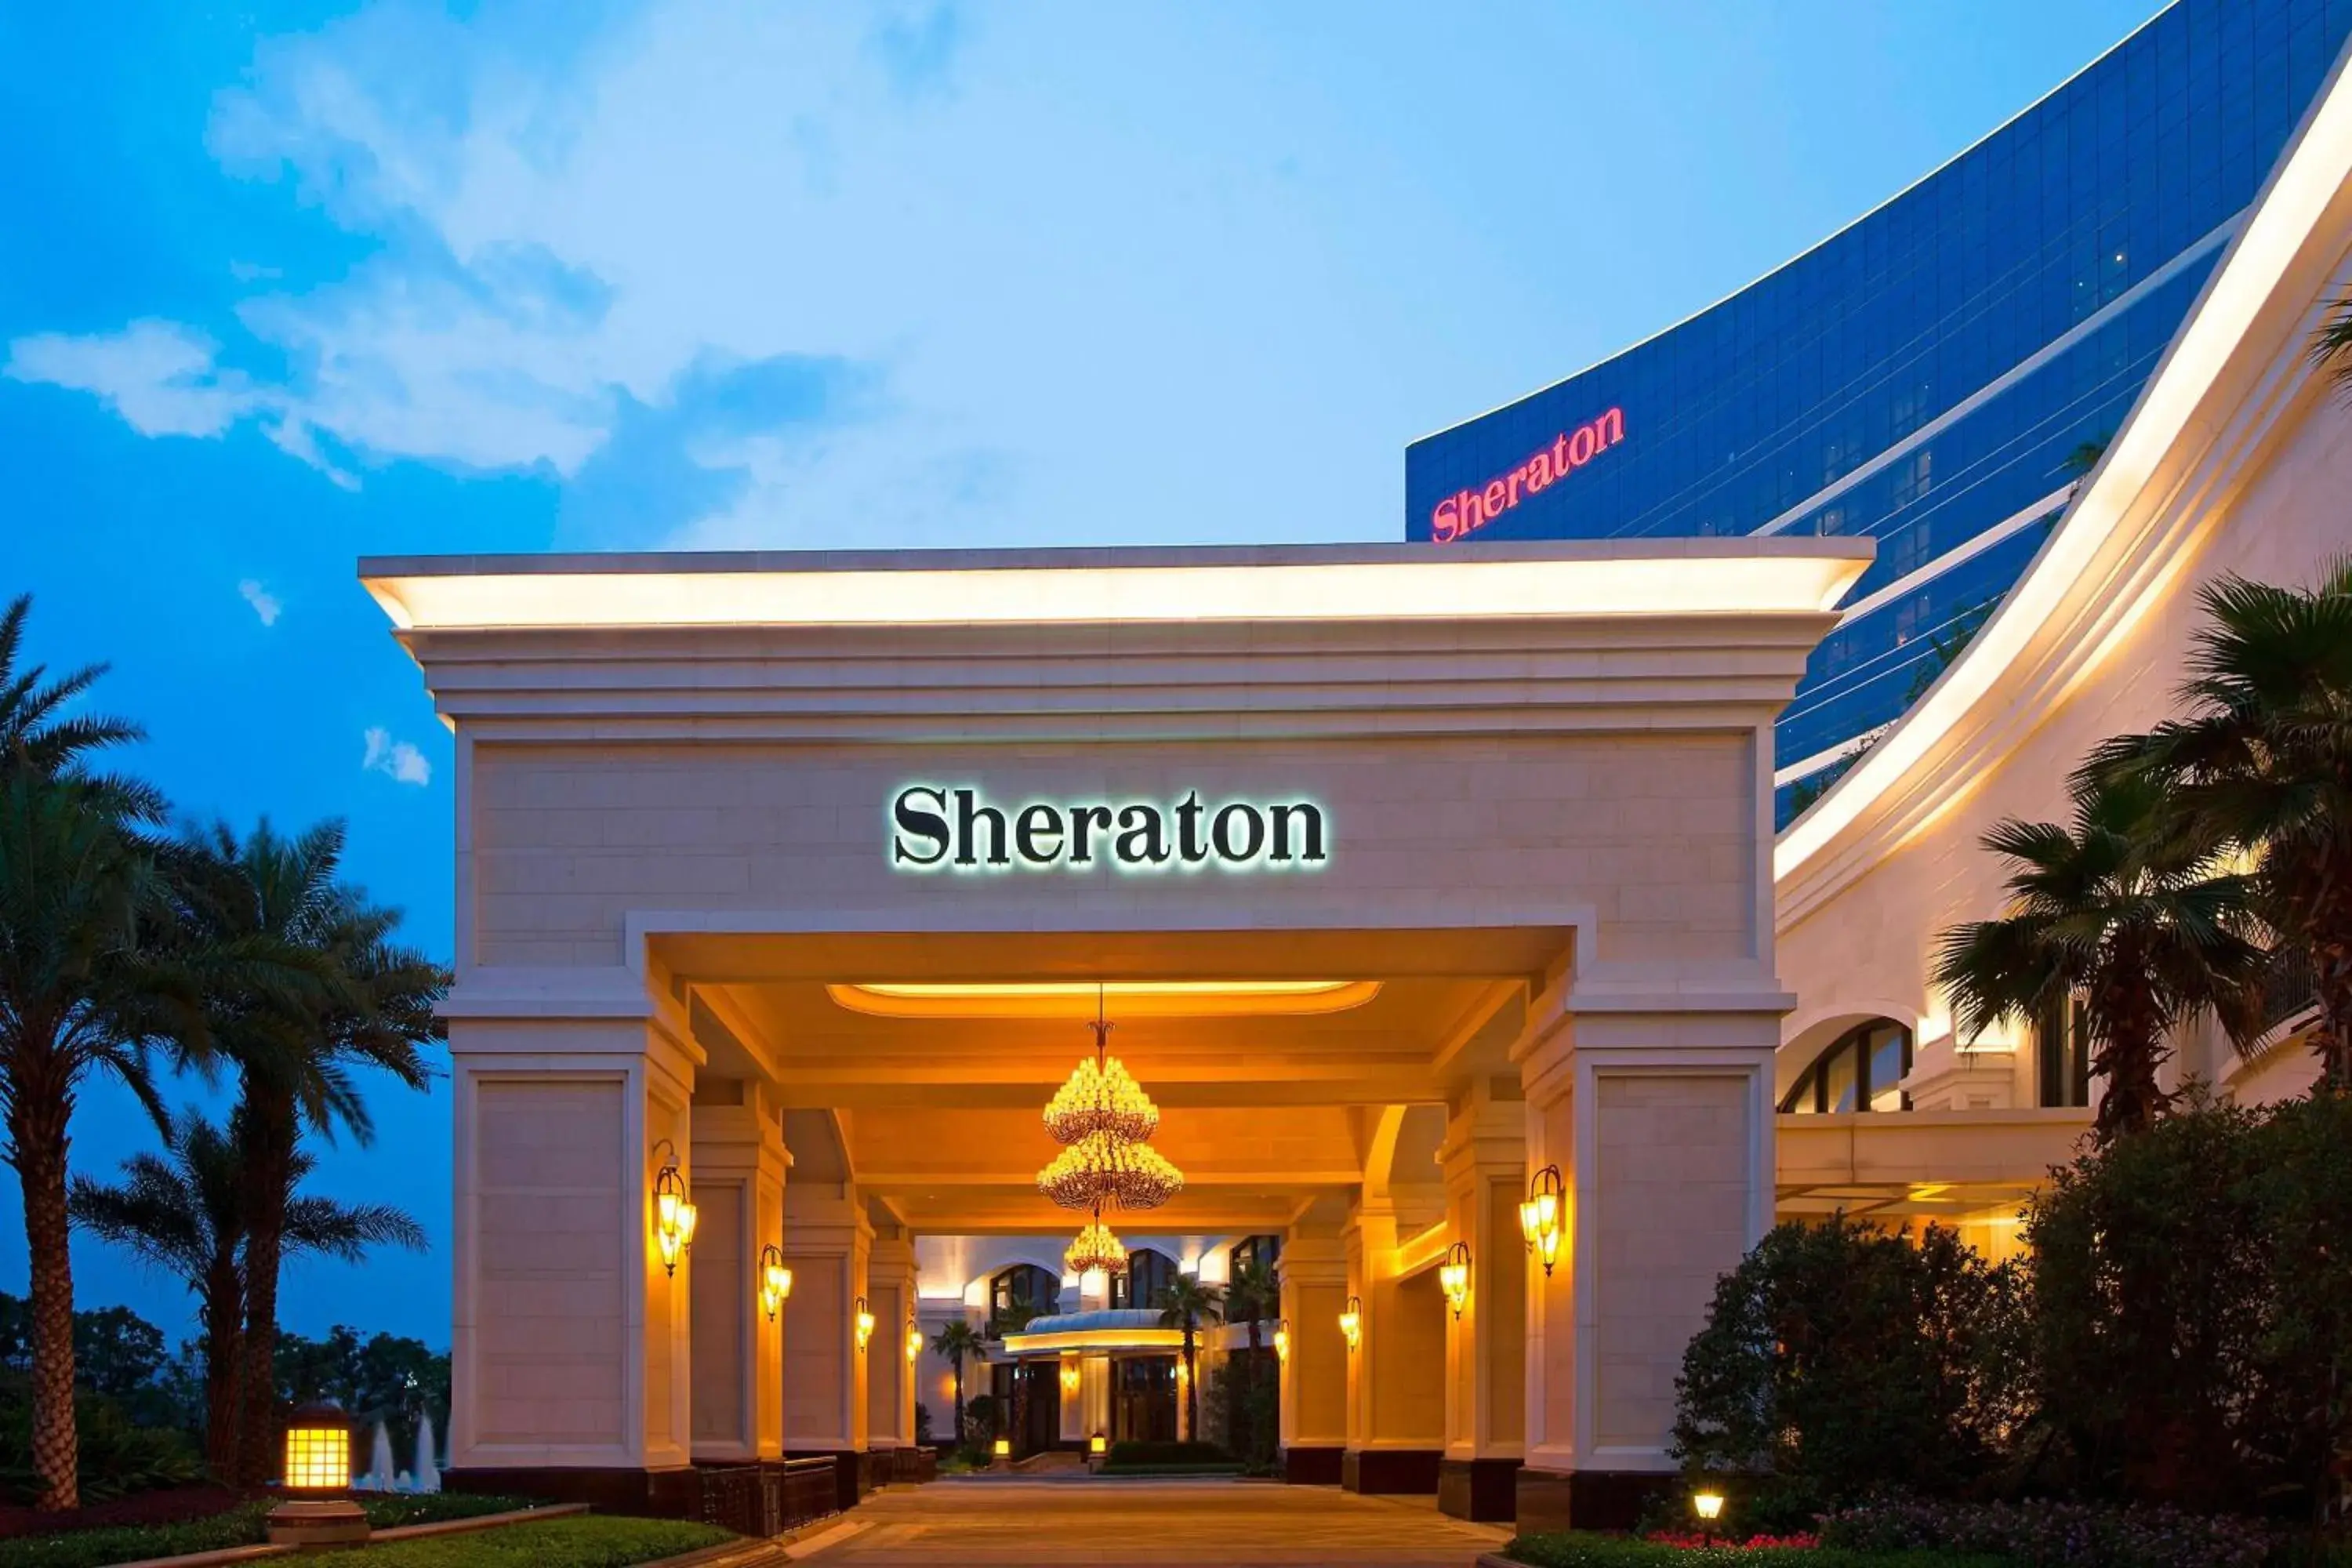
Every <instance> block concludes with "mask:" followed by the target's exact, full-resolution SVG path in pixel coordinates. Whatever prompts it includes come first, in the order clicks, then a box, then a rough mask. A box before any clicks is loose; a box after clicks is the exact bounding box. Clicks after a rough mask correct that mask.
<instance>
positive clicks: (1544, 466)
mask: <svg viewBox="0 0 2352 1568" xmlns="http://www.w3.org/2000/svg"><path fill="white" fill-rule="evenodd" d="M1624 438H1625V411H1624V410H1623V409H1622V408H1612V409H1611V410H1610V411H1609V412H1608V413H1606V414H1603V415H1601V416H1600V417H1599V418H1597V419H1591V420H1588V421H1587V422H1585V423H1584V424H1582V425H1580V426H1577V427H1576V428H1575V429H1573V430H1570V431H1567V432H1565V433H1563V434H1561V435H1560V436H1559V437H1555V438H1554V439H1553V441H1552V444H1551V445H1550V446H1549V447H1544V448H1543V449H1542V450H1541V451H1539V452H1538V453H1536V455H1535V456H1533V457H1531V458H1528V460H1527V461H1526V462H1524V463H1521V464H1520V465H1519V466H1518V467H1517V468H1513V469H1512V470H1511V471H1510V472H1509V473H1507V474H1504V475H1502V476H1500V477H1499V478H1496V479H1488V480H1487V481H1486V488H1485V489H1475V490H1456V491H1454V493H1453V494H1452V495H1450V496H1447V497H1446V498H1445V499H1444V500H1442V501H1439V502H1438V503H1437V510H1434V511H1433V512H1431V513H1430V514H1429V537H1430V541H1431V542H1432V543H1435V544H1451V543H1453V542H1454V541H1455V540H1457V539H1460V538H1461V537H1462V536H1463V535H1465V534H1467V533H1475V532H1476V531H1478V530H1479V529H1482V528H1484V527H1486V525H1487V524H1488V523H1490V522H1492V521H1495V520H1496V518H1498V517H1500V516H1502V515H1503V514H1504V513H1505V512H1507V511H1508V510H1511V509H1512V508H1513V507H1515V506H1517V505H1518V504H1519V502H1520V501H1521V500H1523V499H1525V498H1526V497H1528V496H1531V495H1538V494H1540V493H1541V492H1542V491H1544V490H1545V489H1549V488H1550V487H1551V486H1553V485H1556V484H1558V483H1559V481H1560V480H1562V479H1566V478H1568V476H1569V475H1570V474H1571V473H1573V472H1574V471H1575V470H1577V469H1578V468H1582V467H1584V465H1585V464H1587V463H1589V462H1591V461H1592V459H1593V458H1597V457H1599V456H1600V455H1601V453H1603V452H1605V451H1607V450H1608V449H1609V448H1610V447H1614V446H1615V445H1617V443H1618V442H1620V441H1622V440H1623V439H1624Z"/></svg>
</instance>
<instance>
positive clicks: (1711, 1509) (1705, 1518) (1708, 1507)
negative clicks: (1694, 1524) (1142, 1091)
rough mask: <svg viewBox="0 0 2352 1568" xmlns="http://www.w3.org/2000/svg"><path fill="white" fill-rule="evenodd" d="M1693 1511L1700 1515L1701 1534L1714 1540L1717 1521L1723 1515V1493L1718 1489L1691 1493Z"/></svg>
mask: <svg viewBox="0 0 2352 1568" xmlns="http://www.w3.org/2000/svg"><path fill="white" fill-rule="evenodd" d="M1691 1511H1692V1512H1693V1513H1696V1514H1697V1515H1698V1522H1699V1532H1700V1534H1701V1535H1703V1536H1705V1537H1706V1539H1708V1540H1710V1541H1712V1540H1713V1539H1714V1538H1715V1521H1717V1520H1718V1519H1721V1518H1722V1517H1723V1494H1722V1493H1721V1492H1717V1491H1698V1492H1693V1493H1691Z"/></svg>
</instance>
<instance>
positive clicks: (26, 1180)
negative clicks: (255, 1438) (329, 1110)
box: [0, 596, 202, 1510]
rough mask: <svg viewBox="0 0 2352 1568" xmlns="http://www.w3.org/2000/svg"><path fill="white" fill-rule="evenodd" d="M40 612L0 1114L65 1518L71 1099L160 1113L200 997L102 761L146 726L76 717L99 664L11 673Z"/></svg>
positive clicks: (19, 809)
mask: <svg viewBox="0 0 2352 1568" xmlns="http://www.w3.org/2000/svg"><path fill="white" fill-rule="evenodd" d="M30 610H31V601H30V600H29V599H27V598H25V597H21V596H20V597H18V598H16V600H14V601H12V602H11V603H10V604H9V605H8V607H7V608H6V610H5V611H0V1113H5V1126H6V1138H7V1142H6V1147H5V1158H6V1160H7V1161H8V1163H10V1164H12V1165H14V1166H15V1167H16V1175H17V1181H18V1184H19V1185H20V1187H21V1189H22V1194H23V1199H24V1205H25V1240H26V1251H27V1254H28V1262H29V1268H28V1273H29V1275H30V1279H31V1287H30V1292H29V1293H30V1296H31V1302H30V1307H31V1313H32V1363H33V1378H32V1384H33V1386H32V1395H33V1434H32V1438H33V1466H34V1469H35V1471H36V1473H37V1474H38V1476H39V1477H40V1481H41V1489H40V1496H39V1500H38V1506H40V1507H41V1508H43V1509H49V1510H57V1509H70V1508H75V1507H79V1504H80V1500H81V1492H80V1486H79V1478H78V1475H77V1471H76V1465H77V1451H78V1438H77V1433H76V1430H75V1424H74V1408H73V1387H74V1354H73V1265H72V1258H71V1254H70V1252H69V1251H68V1243H67V1233H68V1218H67V1212H66V1190H67V1152H68V1148H69V1146H70V1142H71V1139H70V1127H71V1122H72V1119H73V1111H74V1105H75V1101H76V1099H77V1097H78V1095H79V1091H80V1089H81V1087H82V1084H83V1082H84V1081H85V1079H87V1078H88V1077H89V1075H90V1074H91V1073H93V1072H96V1073H100V1074H112V1075H114V1076H115V1077H117V1078H119V1079H121V1080H122V1081H123V1082H124V1083H126V1084H128V1085H129V1086H130V1087H131V1089H132V1091H133V1092H134V1093H137V1094H138V1095H140V1096H141V1098H142V1099H143V1100H151V1101H152V1098H153V1090H152V1086H151V1085H150V1083H149V1079H148V1073H147V1058H146V1050H145V1045H146V1042H147V1040H148V1039H149V1037H151V1036H152V1033H153V1032H154V1031H155V1030H156V1028H157V1027H158V1026H159V1024H160V1023H161V1021H162V1020H163V1019H164V1018H165V1017H166V1016H171V1015H173V1014H174V1013H177V1014H181V1015H186V1014H188V1013H190V1012H192V1011H193V993H192V991H191V989H190V987H189V986H188V984H186V974H185V971H184V969H183V968H182V967H181V966H179V965H176V964H174V963H172V962H170V961H168V960H167V959H166V958H165V957H164V956H163V953H162V952H161V950H160V947H159V944H158V941H157V938H158V936H159V935H160V933H161V931H163V928H164V927H165V925H166V923H167V921H168V914H169V908H170V905H169V900H168V898H167V897H166V896H165V889H164V888H163V883H162V881H161V879H159V878H158V877H157V875H156V871H155V866H154V862H153V859H152V856H151V855H150V854H149V852H148V847H147V846H146V845H145V844H144V843H143V842H142V838H141V836H140V831H139V830H140V827H141V826H142V824H144V823H147V822H152V821H153V820H155V819H156V818H157V817H158V816H160V815H161V812H162V799H161V796H159V795H157V794H156V792H155V791H154V790H152V788H150V787H148V786H146V785H144V784H137V783H134V782H131V781H129V780H125V779H121V778H119V777H115V776H112V775H109V774H105V773H98V772H96V771H94V770H93V768H92V766H91V763H92V761H93V759H94V757H95V755H96V753H98V752H103V751H106V750H109V749H110V748H113V747H116V746H121V745H123V744H126V743H128V742H132V741H135V740H137V739H138V738H139V734H140V731H139V730H138V728H137V726H135V725H133V724H131V723H129V722H127V721H123V720H119V719H110V718H105V717H103V716H98V715H80V716H67V715H66V713H65V710H66V709H67V708H68V706H70V705H71V704H72V703H73V702H74V700H76V699H78V698H79V697H81V696H83V695H84V694H86V693H87V692H88V691H89V689H90V688H91V687H92V686H93V685H95V684H96V682H97V680H98V679H99V677H100V675H101V674H103V673H104V667H103V666H99V665H92V666H89V667H86V668H82V669H79V670H76V671H73V672H72V673H70V674H68V675H66V676H63V677H61V678H59V679H56V680H49V679H46V671H45V668H43V667H41V666H37V665H36V666H34V667H32V668H26V669H20V668H18V661H19V657H20V655H21V653H22V651H23V646H24V635H25V624H26V619H27V617H28V616H29V614H30ZM189 1034H190V1039H191V1045H192V1047H194V1048H201V1043H202V1042H201V1038H200V1036H199V1033H198V1031H196V1030H194V1029H191V1030H190V1031H189Z"/></svg>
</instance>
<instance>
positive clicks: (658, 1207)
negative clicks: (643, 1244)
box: [654, 1138, 695, 1275]
mask: <svg viewBox="0 0 2352 1568" xmlns="http://www.w3.org/2000/svg"><path fill="white" fill-rule="evenodd" d="M664 1149H667V1150H668V1151H669V1158H668V1159H667V1160H666V1161H664V1162H663V1163H662V1168H661V1170H660V1171H659V1172H658V1173H656V1175H655V1177H654V1242H655V1245H656V1246H657V1247H660V1249H661V1260H662V1272H663V1273H665V1274H673V1275H674V1274H676V1273H677V1259H678V1255H679V1254H680V1253H683V1252H685V1251H686V1250H687V1249H688V1247H692V1246H693V1245H694V1221H695V1212H694V1205H692V1204H690V1203H688V1201H687V1198H686V1178H685V1177H683V1176H681V1175H679V1174H678V1172H677V1144H675V1143H673V1142H670V1141H669V1140H668V1139H667V1138H665V1139H663V1140H662V1141H661V1142H658V1143H656V1144H655V1145H654V1152H656V1154H658V1153H660V1152H662V1151H663V1150H664Z"/></svg>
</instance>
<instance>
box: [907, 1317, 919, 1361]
mask: <svg viewBox="0 0 2352 1568" xmlns="http://www.w3.org/2000/svg"><path fill="white" fill-rule="evenodd" d="M922 1353H923V1331H922V1330H921V1328H919V1326H917V1324H916V1322H915V1320H914V1319H912V1318H909V1319H908V1320H907V1359H908V1361H910V1362H911V1361H913V1360H914V1359H915V1358H916V1357H917V1356H919V1355H921V1354H922Z"/></svg>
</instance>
